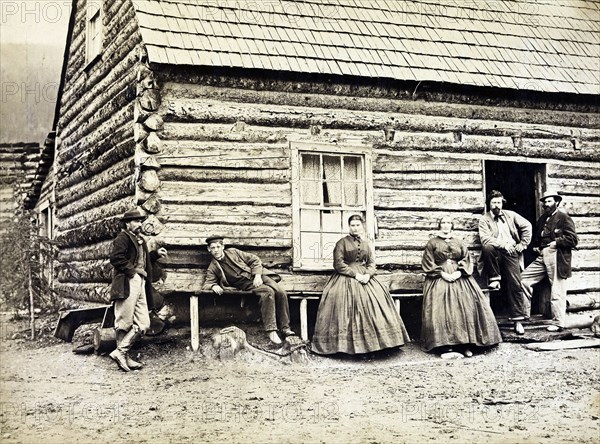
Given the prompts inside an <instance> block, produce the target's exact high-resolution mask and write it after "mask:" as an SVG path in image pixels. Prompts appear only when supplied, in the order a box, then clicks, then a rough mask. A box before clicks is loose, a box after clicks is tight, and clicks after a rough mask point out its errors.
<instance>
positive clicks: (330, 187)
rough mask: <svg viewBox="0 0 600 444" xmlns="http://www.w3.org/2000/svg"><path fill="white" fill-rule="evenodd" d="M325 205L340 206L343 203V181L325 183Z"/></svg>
mask: <svg viewBox="0 0 600 444" xmlns="http://www.w3.org/2000/svg"><path fill="white" fill-rule="evenodd" d="M323 205H325V206H326V207H331V206H334V207H339V206H341V205H342V183H341V182H324V183H323Z"/></svg>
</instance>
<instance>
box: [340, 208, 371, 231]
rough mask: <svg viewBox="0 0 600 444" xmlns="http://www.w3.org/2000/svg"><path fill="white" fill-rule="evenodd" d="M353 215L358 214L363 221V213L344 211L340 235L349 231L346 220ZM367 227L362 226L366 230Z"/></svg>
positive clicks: (364, 214)
mask: <svg viewBox="0 0 600 444" xmlns="http://www.w3.org/2000/svg"><path fill="white" fill-rule="evenodd" d="M355 214H360V215H361V216H362V218H363V220H365V216H366V213H365V212H364V211H344V214H343V216H342V223H343V225H344V226H343V228H342V233H344V234H347V233H348V231H349V229H348V218H350V216H353V215H355ZM366 228H367V227H365V226H364V225H363V229H366Z"/></svg>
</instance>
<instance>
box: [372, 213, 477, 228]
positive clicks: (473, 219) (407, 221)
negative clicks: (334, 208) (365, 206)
mask: <svg viewBox="0 0 600 444" xmlns="http://www.w3.org/2000/svg"><path fill="white" fill-rule="evenodd" d="M443 216H450V217H452V218H453V220H454V228H455V229H456V230H463V231H464V230H466V231H471V230H477V227H478V226H479V218H480V217H481V214H473V213H471V212H469V213H465V212H456V211H454V212H453V211H447V210H446V209H437V210H435V211H433V210H426V211H402V210H377V211H375V218H376V219H377V227H378V228H379V229H392V230H394V229H403V230H430V231H435V230H437V229H438V223H439V220H440V218H441V217H443Z"/></svg>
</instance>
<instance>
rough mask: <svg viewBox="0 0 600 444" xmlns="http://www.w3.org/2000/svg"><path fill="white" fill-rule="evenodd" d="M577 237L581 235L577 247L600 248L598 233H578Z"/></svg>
mask: <svg viewBox="0 0 600 444" xmlns="http://www.w3.org/2000/svg"><path fill="white" fill-rule="evenodd" d="M575 228H577V227H575ZM577 237H579V243H578V244H577V248H578V249H580V250H581V249H593V248H600V235H598V234H587V233H586V234H577Z"/></svg>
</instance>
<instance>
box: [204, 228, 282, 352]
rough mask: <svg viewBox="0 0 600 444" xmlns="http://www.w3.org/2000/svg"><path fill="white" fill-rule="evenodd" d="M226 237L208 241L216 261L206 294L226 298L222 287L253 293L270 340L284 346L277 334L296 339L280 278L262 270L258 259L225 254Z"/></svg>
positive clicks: (234, 251)
mask: <svg viewBox="0 0 600 444" xmlns="http://www.w3.org/2000/svg"><path fill="white" fill-rule="evenodd" d="M223 239H224V238H223V236H210V237H208V238H207V239H206V245H207V248H208V251H209V253H210V254H211V256H212V257H213V259H212V261H211V262H210V264H209V266H208V270H207V272H206V280H205V281H204V285H203V286H202V289H203V290H212V291H213V292H214V293H216V294H218V295H221V294H223V291H224V290H223V287H235V288H236V289H238V290H242V291H252V292H253V293H254V294H256V295H257V296H259V297H260V312H261V315H262V321H263V325H264V327H265V330H266V331H267V333H268V336H269V339H270V340H271V342H273V343H274V344H281V339H280V337H279V335H278V334H277V330H279V331H280V332H281V334H282V335H283V336H284V337H286V336H292V335H294V332H293V331H292V330H291V329H290V308H289V304H288V298H287V294H286V292H285V290H284V289H283V288H281V287H280V286H279V285H278V284H277V282H278V281H279V280H281V278H280V277H279V275H277V274H276V273H274V272H272V271H270V270H267V269H266V268H264V267H263V266H262V262H261V260H260V259H259V258H258V256H256V255H254V254H251V253H245V252H243V251H241V250H238V249H237V248H228V249H227V250H225V246H224V242H223Z"/></svg>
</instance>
